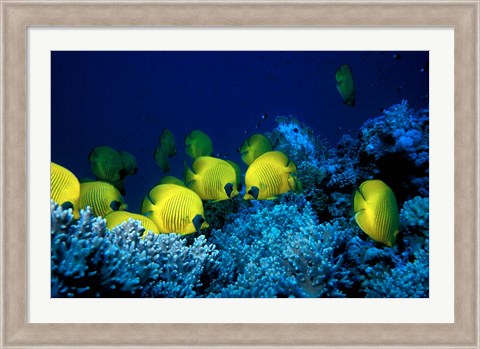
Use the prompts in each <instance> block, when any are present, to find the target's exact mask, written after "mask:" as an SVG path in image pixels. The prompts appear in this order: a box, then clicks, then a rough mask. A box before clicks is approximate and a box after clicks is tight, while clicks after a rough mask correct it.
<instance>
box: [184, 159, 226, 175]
mask: <svg viewBox="0 0 480 349" xmlns="http://www.w3.org/2000/svg"><path fill="white" fill-rule="evenodd" d="M221 161H223V160H221V159H216V158H212V157H210V156H200V157H198V158H196V159H195V161H194V162H193V164H192V169H193V172H194V173H195V174H196V175H198V174H199V173H200V172H202V170H205V168H207V167H210V166H212V165H213V164H217V163H219V162H221Z"/></svg>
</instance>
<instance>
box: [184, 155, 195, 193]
mask: <svg viewBox="0 0 480 349" xmlns="http://www.w3.org/2000/svg"><path fill="white" fill-rule="evenodd" d="M183 164H184V166H185V176H184V177H185V178H184V180H185V185H186V186H187V188H188V187H189V184H190V182H192V181H194V178H195V177H196V176H197V174H196V173H195V172H193V171H192V169H191V168H190V167H189V166H188V165H187V161H186V160H185V161H184V162H183Z"/></svg>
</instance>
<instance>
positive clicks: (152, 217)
mask: <svg viewBox="0 0 480 349" xmlns="http://www.w3.org/2000/svg"><path fill="white" fill-rule="evenodd" d="M342 72H343V73H344V74H347V75H348V74H349V70H348V71H345V69H343V70H342ZM339 74H340V72H339ZM339 90H340V88H339ZM346 100H347V101H349V102H348V103H351V102H352V96H350V97H349V98H346ZM353 101H354V96H353ZM353 103H354V102H353ZM185 147H186V154H187V155H188V156H189V157H190V158H192V163H191V166H188V165H187V161H185V176H184V180H182V179H179V178H176V177H174V176H164V177H163V178H161V179H160V181H159V182H158V184H157V185H156V186H155V187H154V188H152V189H151V190H150V192H149V193H148V194H147V195H146V196H145V198H144V200H143V202H142V206H141V212H140V213H134V212H128V211H126V210H127V204H126V203H125V201H124V199H123V197H122V195H124V194H125V188H124V184H123V183H124V179H125V177H126V176H131V175H134V174H135V173H137V171H138V169H137V165H136V159H135V157H134V156H133V155H132V154H130V153H127V152H124V151H117V150H115V149H113V148H111V147H108V146H100V147H97V148H95V149H93V150H92V152H91V153H90V154H89V161H90V168H91V171H92V173H93V174H94V175H95V177H96V179H95V180H93V179H89V178H83V179H80V180H79V179H77V177H76V176H75V175H74V174H73V173H72V172H70V171H69V170H68V169H66V168H64V167H62V166H60V165H58V164H55V163H53V162H52V163H51V198H52V200H53V201H55V202H56V203H58V204H60V205H61V206H62V208H63V209H72V212H73V215H74V218H76V219H78V218H79V212H80V210H81V209H85V208H86V207H90V209H91V210H92V213H93V214H94V215H95V216H101V217H104V218H105V220H106V224H107V227H108V228H109V229H112V228H114V227H116V226H118V225H120V224H122V223H123V222H125V221H127V220H128V219H133V220H138V221H140V223H141V225H142V226H143V228H144V229H145V233H146V232H147V231H151V232H153V233H155V234H159V233H171V232H175V233H178V234H192V233H195V232H200V231H201V230H202V229H205V228H208V223H207V222H206V220H205V213H204V207H203V203H204V201H221V200H230V199H232V198H234V197H235V196H237V195H238V194H239V193H240V191H241V188H242V173H241V170H240V167H239V165H238V164H236V163H235V162H233V161H230V160H223V159H219V158H217V157H213V156H212V153H213V142H212V140H211V139H210V137H209V136H208V135H207V134H206V133H204V132H202V131H200V130H193V131H192V132H190V133H189V134H188V135H187V136H186V137H185ZM176 154H177V148H176V143H175V137H174V135H173V134H172V132H171V131H170V130H168V129H165V130H163V131H162V133H161V136H160V142H159V145H158V146H157V147H156V149H155V151H154V156H153V157H154V160H155V161H156V163H157V165H158V166H159V167H160V169H161V170H162V171H163V172H167V171H168V170H169V164H168V159H169V158H170V157H172V156H175V155H176ZM240 155H241V158H242V161H243V162H244V163H245V164H246V165H247V166H248V168H247V170H246V172H245V178H244V183H245V194H244V196H243V199H244V200H272V199H275V198H276V197H278V196H279V195H281V194H284V193H287V192H289V191H293V192H295V193H300V192H301V191H302V185H301V183H300V181H299V180H298V178H297V167H296V165H295V163H294V162H293V161H292V160H291V159H289V158H288V157H287V155H285V154H284V153H282V152H280V151H275V150H273V148H272V145H271V143H270V141H269V140H268V138H267V137H265V136H264V135H261V134H255V135H252V136H250V137H248V139H246V140H245V142H244V143H243V145H242V146H241V147H240ZM353 208H354V212H355V221H356V222H357V224H358V226H359V227H360V228H361V229H362V230H363V231H364V232H365V233H366V234H367V235H368V236H369V237H370V238H372V239H373V240H375V241H378V242H380V243H383V244H384V245H386V246H390V247H391V246H393V245H394V244H395V241H396V237H397V234H398V231H399V215H398V207H397V202H396V199H395V195H394V193H393V191H392V190H391V189H390V188H389V187H388V186H387V185H386V184H385V183H384V182H382V181H380V180H368V181H365V182H363V183H362V184H361V185H360V186H359V187H358V189H356V191H355V193H354V198H353Z"/></svg>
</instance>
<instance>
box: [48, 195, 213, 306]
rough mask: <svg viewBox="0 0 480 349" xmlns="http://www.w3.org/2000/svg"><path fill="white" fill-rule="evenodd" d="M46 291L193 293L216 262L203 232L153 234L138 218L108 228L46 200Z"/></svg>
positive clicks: (110, 294)
mask: <svg viewBox="0 0 480 349" xmlns="http://www.w3.org/2000/svg"><path fill="white" fill-rule="evenodd" d="M51 216H52V230H51V237H52V243H51V246H52V250H51V259H52V272H51V276H52V281H51V285H52V297H195V296H197V295H198V294H199V293H201V292H202V291H201V290H202V287H203V284H202V278H204V277H205V274H208V273H211V272H212V271H211V269H215V268H216V261H215V255H216V253H217V252H216V251H215V247H214V246H213V245H211V244H209V243H208V242H207V241H206V239H205V237H204V236H198V237H197V238H195V239H194V240H193V242H192V243H191V244H190V245H187V239H182V237H181V236H180V235H177V234H159V235H155V234H152V233H151V232H149V233H148V234H147V235H146V236H145V237H144V238H143V239H142V238H141V236H142V235H143V232H144V230H145V229H144V228H143V227H142V226H141V225H140V222H139V221H134V220H131V219H129V220H128V222H125V223H123V224H122V225H120V226H118V227H116V228H114V229H113V230H112V231H109V230H108V229H106V228H105V220H103V219H101V218H98V217H93V216H92V214H91V212H90V210H89V209H86V210H82V211H81V216H80V219H79V220H78V222H76V223H75V224H73V223H72V216H71V212H69V211H62V209H61V207H59V206H58V205H57V204H55V203H53V202H52V204H51Z"/></svg>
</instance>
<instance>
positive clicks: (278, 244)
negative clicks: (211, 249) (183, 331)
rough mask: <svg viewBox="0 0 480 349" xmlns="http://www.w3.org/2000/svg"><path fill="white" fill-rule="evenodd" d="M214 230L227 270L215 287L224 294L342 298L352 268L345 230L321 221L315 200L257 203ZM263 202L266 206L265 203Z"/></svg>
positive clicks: (224, 268) (215, 239)
mask: <svg viewBox="0 0 480 349" xmlns="http://www.w3.org/2000/svg"><path fill="white" fill-rule="evenodd" d="M257 205H258V206H260V207H257V209H256V210H255V212H248V213H242V214H238V215H237V218H236V219H235V220H234V221H233V222H232V223H231V224H229V225H227V226H225V227H224V229H223V230H214V231H213V232H212V241H213V243H214V244H216V245H217V248H218V249H219V260H220V265H221V266H222V270H221V272H220V274H219V276H218V278H217V280H216V282H215V283H214V284H212V288H211V291H212V293H213V295H215V296H217V297H218V296H219V297H342V296H343V295H344V294H343V293H342V291H341V290H342V289H345V288H348V286H349V285H350V281H349V280H348V273H349V272H348V270H346V269H344V268H342V263H343V257H342V255H341V254H340V253H338V249H339V248H341V246H343V245H344V244H345V241H344V239H345V234H342V232H337V231H335V230H336V228H337V227H336V226H335V225H332V224H325V225H318V222H317V219H316V217H315V214H314V212H313V210H312V209H311V206H310V204H309V203H306V204H305V206H304V208H303V209H300V208H299V206H297V205H294V204H290V205H288V204H285V203H281V204H276V205H274V206H272V205H271V204H270V203H265V205H263V203H259V204H257ZM261 206H263V207H261Z"/></svg>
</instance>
